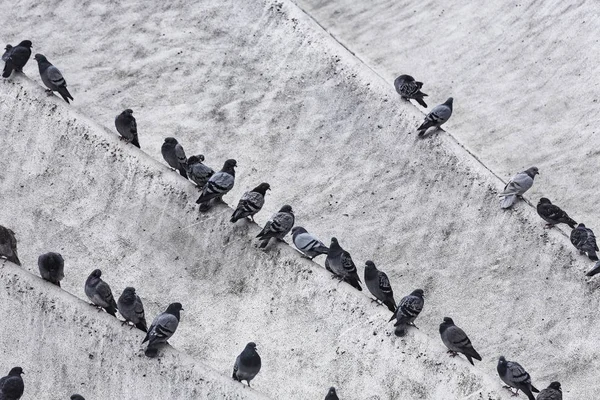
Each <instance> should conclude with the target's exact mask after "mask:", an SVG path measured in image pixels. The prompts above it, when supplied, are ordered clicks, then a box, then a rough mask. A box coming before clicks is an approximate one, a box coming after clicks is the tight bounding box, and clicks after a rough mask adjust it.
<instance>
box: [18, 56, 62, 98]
mask: <svg viewBox="0 0 600 400" xmlns="http://www.w3.org/2000/svg"><path fill="white" fill-rule="evenodd" d="M13 52H14V50H13ZM33 58H34V59H35V60H36V61H37V63H38V68H39V70H40V77H41V78H42V82H44V85H46V86H47V87H48V90H46V92H47V93H52V92H58V94H60V96H61V97H62V98H63V100H64V101H66V102H67V103H69V99H71V100H73V96H71V93H69V90H68V89H67V81H65V78H63V76H62V74H61V73H60V71H59V70H58V68H56V67H55V66H54V65H52V64H51V63H50V61H48V59H47V58H46V57H45V56H43V55H42V54H36V55H35V56H34V57H33Z"/></svg>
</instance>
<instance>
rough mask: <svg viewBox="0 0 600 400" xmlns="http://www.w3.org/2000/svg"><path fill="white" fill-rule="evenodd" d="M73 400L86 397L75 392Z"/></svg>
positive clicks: (82, 399)
mask: <svg viewBox="0 0 600 400" xmlns="http://www.w3.org/2000/svg"><path fill="white" fill-rule="evenodd" d="M71 400H85V399H84V398H83V396H82V395H80V394H74V395H73V396H71Z"/></svg>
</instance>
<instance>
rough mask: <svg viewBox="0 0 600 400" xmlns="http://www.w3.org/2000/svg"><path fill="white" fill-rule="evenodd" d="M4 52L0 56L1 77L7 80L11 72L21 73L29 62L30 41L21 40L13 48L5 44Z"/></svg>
mask: <svg viewBox="0 0 600 400" xmlns="http://www.w3.org/2000/svg"><path fill="white" fill-rule="evenodd" d="M5 50H6V51H5V52H4V54H3V55H2V61H4V71H3V72H2V77H4V78H8V77H9V76H10V74H12V72H13V71H19V72H21V71H22V70H23V67H24V66H25V64H27V61H29V57H31V41H30V40H23V41H22V42H21V43H19V44H18V45H17V46H15V47H12V46H11V45H10V44H7V45H6V48H5Z"/></svg>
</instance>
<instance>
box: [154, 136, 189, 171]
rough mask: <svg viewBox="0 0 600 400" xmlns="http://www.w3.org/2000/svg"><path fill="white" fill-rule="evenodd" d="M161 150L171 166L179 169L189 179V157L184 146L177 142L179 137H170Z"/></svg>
mask: <svg viewBox="0 0 600 400" xmlns="http://www.w3.org/2000/svg"><path fill="white" fill-rule="evenodd" d="M160 152H161V154H162V156H163V158H164V159H165V161H166V162H167V164H169V166H170V167H171V168H173V169H176V170H178V171H179V174H180V175H181V176H183V177H184V178H185V179H187V177H188V176H187V172H185V167H186V165H187V157H186V156H185V151H183V147H182V146H181V145H180V144H179V142H177V139H175V138H173V137H168V138H166V139H165V142H164V143H163V144H162V147H161V148H160Z"/></svg>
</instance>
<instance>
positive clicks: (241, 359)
mask: <svg viewBox="0 0 600 400" xmlns="http://www.w3.org/2000/svg"><path fill="white" fill-rule="evenodd" d="M260 367H261V360H260V356H259V355H258V353H257V352H256V343H254V342H250V343H248V344H247V345H246V347H245V348H244V350H243V351H242V353H241V354H240V355H239V356H237V358H236V359H235V363H234V364H233V379H235V380H236V381H238V382H241V381H246V383H248V386H250V381H251V380H252V379H254V377H255V376H256V375H257V374H258V372H259V371H260Z"/></svg>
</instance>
